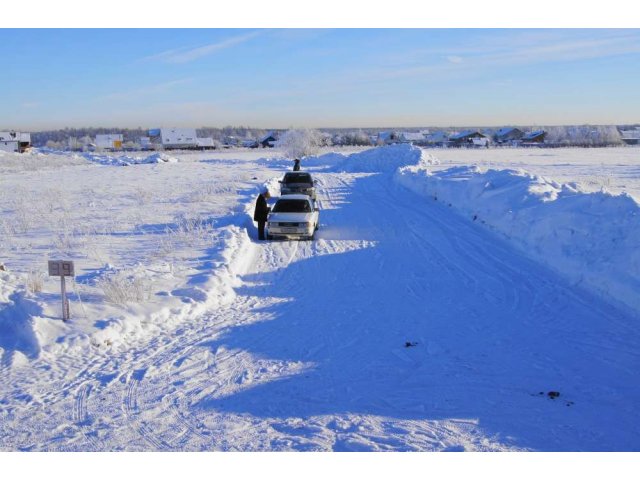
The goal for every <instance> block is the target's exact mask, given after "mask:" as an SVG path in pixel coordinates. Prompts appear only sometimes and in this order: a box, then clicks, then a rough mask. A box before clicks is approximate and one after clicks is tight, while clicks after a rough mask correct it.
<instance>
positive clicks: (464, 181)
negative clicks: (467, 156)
mask: <svg viewBox="0 0 640 480" xmlns="http://www.w3.org/2000/svg"><path fill="white" fill-rule="evenodd" d="M395 179H396V180H397V182H399V183H400V184H401V185H404V186H405V187H407V188H408V189H410V190H412V191H414V192H416V193H418V194H420V195H422V196H425V197H427V198H428V199H430V200H432V201H439V202H445V203H447V204H449V205H450V206H452V207H453V208H455V209H456V210H457V211H458V212H460V213H462V214H463V215H465V216H467V217H468V218H469V219H470V220H472V221H476V222H478V223H481V224H484V225H486V226H488V227H490V228H492V229H494V230H496V231H498V232H500V233H501V234H503V235H505V236H506V237H508V238H509V239H510V240H512V241H513V242H514V243H515V244H516V245H517V246H518V247H519V248H520V249H522V250H523V251H525V252H526V253H527V254H528V255H529V256H531V257H533V258H535V259H536V260H538V261H540V262H542V263H544V264H546V265H547V266H549V267H551V268H552V269H554V270H556V271H560V272H561V273H562V274H564V275H565V276H567V277H568V278H569V279H570V280H572V281H573V282H574V283H576V284H580V285H582V286H585V287H588V288H590V289H591V290H595V291H597V292H599V293H601V294H604V295H607V296H609V297H611V298H613V299H615V300H618V301H620V302H622V303H624V304H626V305H627V306H629V307H632V308H633V309H635V310H636V311H637V310H640V296H638V295H637V292H638V291H639V290H640V250H639V249H638V238H640V206H639V205H638V204H637V203H636V202H635V201H634V199H633V198H632V197H631V196H629V195H627V194H622V195H612V194H610V193H607V192H606V191H602V192H598V193H586V192H584V191H581V190H580V187H579V186H578V185H576V184H559V183H557V182H553V181H549V180H547V179H545V178H543V177H539V176H535V175H531V174H529V173H527V172H524V171H522V170H487V171H483V170H481V169H480V168H478V167H476V166H472V167H455V168H451V169H448V170H443V171H440V172H437V173H431V172H429V170H428V169H427V168H426V167H425V166H424V165H413V166H407V167H404V168H401V169H399V170H398V171H397V173H396V175H395Z"/></svg>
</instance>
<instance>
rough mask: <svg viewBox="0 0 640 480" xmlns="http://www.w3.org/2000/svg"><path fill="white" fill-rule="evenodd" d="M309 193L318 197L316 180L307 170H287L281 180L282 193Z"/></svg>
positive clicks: (312, 196) (313, 197)
mask: <svg viewBox="0 0 640 480" xmlns="http://www.w3.org/2000/svg"><path fill="white" fill-rule="evenodd" d="M296 193H297V194H302V195H309V196H310V197H311V198H312V199H313V200H315V199H316V189H315V182H314V181H313V179H312V178H311V175H310V174H309V173H307V172H287V173H285V175H284V178H283V179H282V180H280V195H290V194H296Z"/></svg>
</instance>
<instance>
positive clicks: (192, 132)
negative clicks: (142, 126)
mask: <svg viewBox="0 0 640 480" xmlns="http://www.w3.org/2000/svg"><path fill="white" fill-rule="evenodd" d="M149 136H151V137H159V139H160V143H161V144H162V147H163V148H164V149H166V150H172V149H185V150H190V149H195V148H198V135H197V134H196V129H195V128H160V129H155V130H149Z"/></svg>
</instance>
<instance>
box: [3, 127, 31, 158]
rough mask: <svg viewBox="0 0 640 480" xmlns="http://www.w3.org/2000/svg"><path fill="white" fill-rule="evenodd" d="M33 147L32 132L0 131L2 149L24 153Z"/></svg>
mask: <svg viewBox="0 0 640 480" xmlns="http://www.w3.org/2000/svg"><path fill="white" fill-rule="evenodd" d="M29 147H31V134H30V133H25V132H14V131H11V132H0V150H2V151H4V152H17V153H23V152H25V151H26V150H27V149H28V148H29Z"/></svg>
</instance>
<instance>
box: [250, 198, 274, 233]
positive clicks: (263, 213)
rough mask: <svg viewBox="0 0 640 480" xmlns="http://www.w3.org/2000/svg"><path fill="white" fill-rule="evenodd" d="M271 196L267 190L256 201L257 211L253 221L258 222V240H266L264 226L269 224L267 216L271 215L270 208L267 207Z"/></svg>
mask: <svg viewBox="0 0 640 480" xmlns="http://www.w3.org/2000/svg"><path fill="white" fill-rule="evenodd" d="M270 196H271V195H270V194H269V190H265V191H264V192H262V193H261V194H260V195H258V199H257V200H256V210H255V212H254V214H253V219H254V220H255V221H256V222H258V238H259V239H260V240H264V226H265V224H266V223H267V216H268V215H269V210H270V209H269V207H268V206H267V198H269V197H270Z"/></svg>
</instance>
